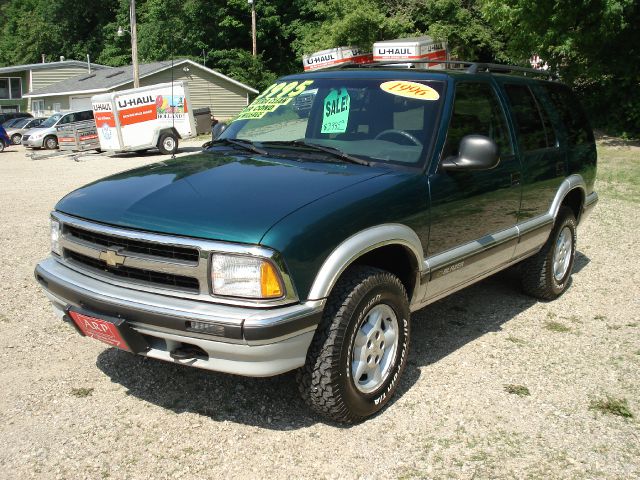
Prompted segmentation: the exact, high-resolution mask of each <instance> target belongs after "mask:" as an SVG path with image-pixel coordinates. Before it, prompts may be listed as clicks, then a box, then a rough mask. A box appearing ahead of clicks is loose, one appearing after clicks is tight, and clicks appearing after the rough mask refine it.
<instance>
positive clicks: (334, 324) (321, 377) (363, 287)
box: [296, 266, 407, 423]
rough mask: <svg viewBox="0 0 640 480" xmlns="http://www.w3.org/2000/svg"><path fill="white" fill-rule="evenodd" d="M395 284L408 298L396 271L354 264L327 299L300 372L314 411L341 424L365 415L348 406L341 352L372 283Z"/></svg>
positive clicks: (301, 385) (302, 391) (300, 384)
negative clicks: (353, 316) (351, 320)
mask: <svg viewBox="0 0 640 480" xmlns="http://www.w3.org/2000/svg"><path fill="white" fill-rule="evenodd" d="M379 282H392V283H394V284H395V285H396V286H397V287H398V288H399V289H400V291H401V292H402V294H403V295H404V298H405V299H406V298H407V293H406V290H405V288H404V285H403V284H402V282H400V280H399V279H398V278H397V277H396V276H395V275H393V274H391V273H389V272H387V271H385V270H381V269H378V268H374V267H367V266H354V267H352V268H351V269H350V270H349V271H347V272H346V274H344V275H343V276H342V277H341V278H340V279H339V280H338V283H337V284H336V286H335V287H334V289H333V291H332V292H331V295H330V296H329V298H328V299H327V304H326V306H325V310H324V314H323V317H322V320H321V322H320V324H319V325H318V329H317V330H316V334H315V336H314V338H313V341H312V342H311V346H310V347H309V351H308V354H307V361H306V363H305V365H304V366H303V367H301V368H300V369H299V370H298V372H297V375H296V377H297V381H298V389H299V390H300V394H301V396H302V398H303V400H304V401H305V403H306V404H307V405H308V406H309V408H311V410H313V411H314V412H316V413H318V414H320V415H322V416H325V417H328V418H330V419H332V420H334V421H337V422H340V423H356V422H359V421H362V420H363V419H364V418H365V417H362V416H360V415H357V414H355V413H354V412H352V411H350V410H349V408H348V407H347V405H346V403H345V400H344V398H343V395H342V391H341V390H342V389H341V388H340V385H339V380H340V376H339V374H338V372H339V369H340V352H341V346H342V345H343V343H344V341H345V335H346V332H347V326H348V324H349V315H350V313H351V312H349V310H350V308H351V305H353V303H354V302H355V303H357V302H358V301H359V300H358V298H357V297H359V296H360V297H363V296H364V295H366V293H367V291H368V290H369V288H371V284H372V283H373V284H377V283H379Z"/></svg>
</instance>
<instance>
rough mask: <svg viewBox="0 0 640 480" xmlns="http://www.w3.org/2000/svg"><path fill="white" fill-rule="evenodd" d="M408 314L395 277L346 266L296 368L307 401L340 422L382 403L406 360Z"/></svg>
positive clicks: (359, 418)
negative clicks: (303, 361)
mask: <svg viewBox="0 0 640 480" xmlns="http://www.w3.org/2000/svg"><path fill="white" fill-rule="evenodd" d="M409 315H410V313H409V300H408V298H407V292H406V291H405V288H404V286H403V285H402V283H401V282H400V280H399V279H398V277H396V276H395V275H392V274H391V273H389V272H386V271H384V270H380V269H377V268H372V267H365V266H357V267H353V268H351V269H350V270H348V271H347V272H346V273H345V274H344V275H343V276H342V277H341V278H340V280H338V283H337V284H336V286H335V287H334V289H333V291H332V292H331V295H330V296H329V299H328V300H327V304H326V306H325V310H324V314H323V318H322V321H321V323H320V325H318V329H317V330H316V333H315V336H314V338H313V341H312V343H311V346H310V347H309V351H308V353H307V360H306V363H305V365H304V367H302V368H301V369H299V370H298V372H297V381H298V388H299V390H300V393H301V395H302V397H303V399H304V400H305V402H306V403H307V405H309V407H310V408H311V409H312V410H313V411H314V412H316V413H318V414H320V415H322V416H324V417H326V418H329V419H331V420H334V421H336V422H342V423H353V422H359V421H362V420H364V419H365V418H367V417H369V416H371V415H373V414H374V413H376V412H377V411H379V410H380V409H381V408H382V407H384V406H385V405H386V404H387V403H388V402H389V400H390V399H391V397H392V396H393V394H394V392H395V390H396V388H397V386H398V383H399V379H400V376H401V375H402V372H403V371H404V367H405V364H406V360H407V355H408V349H409V338H410V323H409V320H410V319H409ZM385 342H386V343H385Z"/></svg>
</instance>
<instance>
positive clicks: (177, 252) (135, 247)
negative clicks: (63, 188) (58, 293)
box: [65, 225, 199, 263]
mask: <svg viewBox="0 0 640 480" xmlns="http://www.w3.org/2000/svg"><path fill="white" fill-rule="evenodd" d="M65 228H66V232H67V234H69V235H70V236H72V237H75V238H77V239H79V240H83V241H85V242H89V243H92V244H94V245H100V246H102V247H106V248H109V249H112V250H119V249H122V250H124V251H126V252H130V253H141V254H144V255H151V256H153V257H159V258H164V259H171V260H185V261H189V262H194V263H198V257H199V253H198V250H197V249H195V248H188V247H177V246H173V245H164V244H160V243H152V242H145V241H141V240H132V239H129V238H122V237H114V236H111V235H105V234H104V233H97V232H93V231H91V230H85V229H82V228H78V227H75V226H72V225H66V226H65Z"/></svg>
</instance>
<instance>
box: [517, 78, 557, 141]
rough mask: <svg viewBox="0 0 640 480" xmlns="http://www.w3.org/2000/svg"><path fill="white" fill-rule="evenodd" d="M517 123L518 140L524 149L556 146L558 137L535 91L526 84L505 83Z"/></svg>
mask: <svg viewBox="0 0 640 480" xmlns="http://www.w3.org/2000/svg"><path fill="white" fill-rule="evenodd" d="M504 89H505V91H506V93H507V97H508V98H509V103H510V104H511V111H512V114H513V116H514V117H515V120H516V124H517V132H518V140H519V143H520V147H521V148H522V149H523V150H524V151H529V150H539V149H541V148H549V147H555V146H556V137H555V133H554V131H553V128H552V127H551V122H550V121H549V117H548V115H547V113H546V112H545V111H544V110H541V109H540V108H539V105H538V102H537V101H536V99H535V97H534V96H533V93H532V92H531V90H530V89H529V87H527V86H526V85H520V84H505V86H504Z"/></svg>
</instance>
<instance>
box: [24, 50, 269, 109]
mask: <svg viewBox="0 0 640 480" xmlns="http://www.w3.org/2000/svg"><path fill="white" fill-rule="evenodd" d="M172 80H173V81H178V80H181V81H183V82H186V83H187V85H188V88H189V94H190V97H191V106H192V108H193V109H197V108H204V107H209V108H210V109H211V111H212V112H213V113H214V115H215V116H216V118H218V119H229V118H232V117H234V116H236V115H237V114H238V113H239V112H240V111H241V110H242V109H243V108H244V107H246V106H247V105H248V104H249V101H250V99H251V97H252V96H253V95H255V94H257V93H258V91H257V90H256V89H254V88H252V87H250V86H248V85H245V84H244V83H241V82H238V81H237V80H234V79H232V78H229V77H227V76H226V75H223V74H221V73H220V72H217V71H215V70H212V69H210V68H207V67H205V66H203V65H200V64H198V63H196V62H193V61H191V60H188V59H178V60H174V61H173V62H172V61H162V62H153V63H145V64H140V86H146V85H154V84H157V83H166V82H171V81H172ZM128 88H133V71H132V68H131V67H130V66H126V67H117V68H110V69H108V70H94V71H92V72H91V73H87V72H84V73H83V74H82V75H77V76H74V77H72V78H67V79H66V80H63V81H60V82H58V83H53V84H50V85H47V86H45V87H42V88H39V89H37V90H36V89H34V90H33V91H32V92H30V93H28V94H26V95H24V97H26V98H27V99H28V101H29V105H30V108H31V109H32V110H33V108H34V106H38V108H42V111H43V112H44V113H45V114H50V113H53V112H54V111H66V110H82V109H90V108H91V97H92V96H93V95H96V94H99V93H108V92H113V91H117V90H126V89H128ZM56 108H57V110H56Z"/></svg>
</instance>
